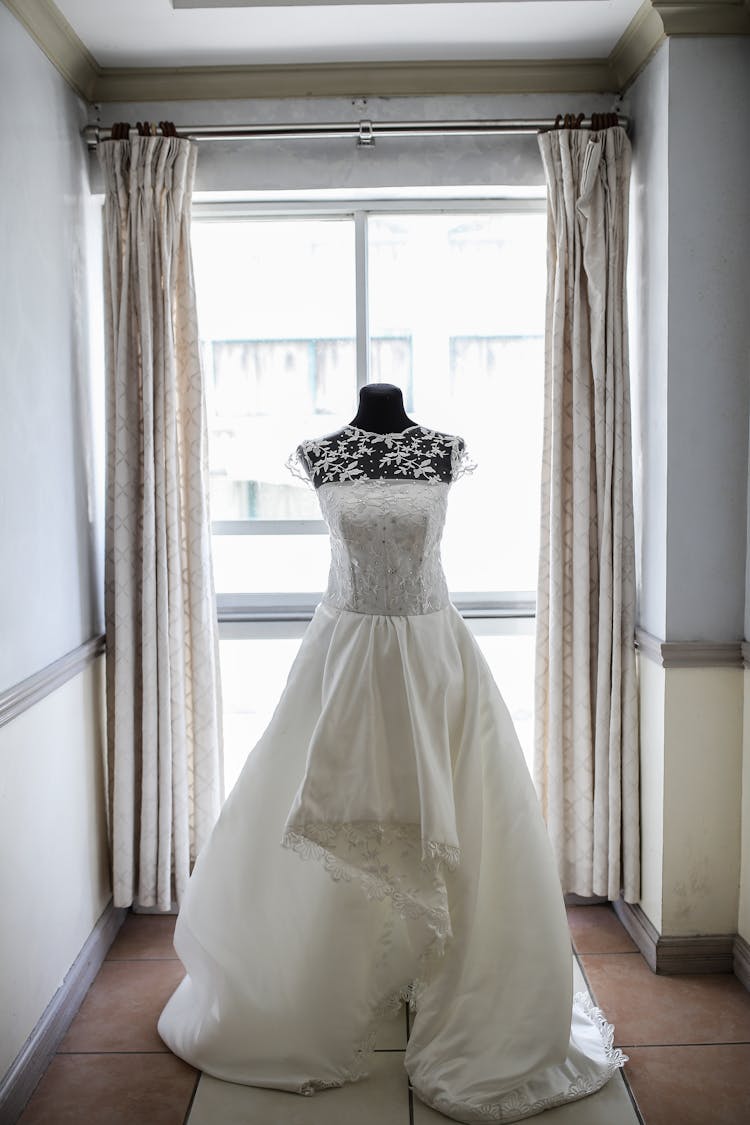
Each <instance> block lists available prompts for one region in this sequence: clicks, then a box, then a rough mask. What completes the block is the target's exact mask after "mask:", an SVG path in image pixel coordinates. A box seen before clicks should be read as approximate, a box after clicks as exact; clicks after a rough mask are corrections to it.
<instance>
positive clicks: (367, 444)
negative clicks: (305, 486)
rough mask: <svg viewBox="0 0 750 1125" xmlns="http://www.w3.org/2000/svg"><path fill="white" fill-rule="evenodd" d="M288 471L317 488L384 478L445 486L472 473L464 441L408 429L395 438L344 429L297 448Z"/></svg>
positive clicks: (433, 431)
mask: <svg viewBox="0 0 750 1125" xmlns="http://www.w3.org/2000/svg"><path fill="white" fill-rule="evenodd" d="M287 465H288V467H289V468H290V470H291V471H292V473H294V475H295V476H298V477H301V478H303V479H305V478H306V479H308V480H310V481H311V482H312V483H313V485H314V486H315V487H316V488H319V487H320V485H322V484H331V483H334V482H335V483H338V484H341V483H344V482H347V481H356V480H382V479H389V478H393V479H396V480H414V481H431V482H438V483H442V484H449V483H450V482H452V481H454V480H457V479H458V477H460V476H463V474H464V473H466V472H470V471H471V469H472V468H473V463H472V462H471V461H470V459H469V457H468V455H467V453H466V447H465V444H464V441H463V438H460V437H456V436H455V435H453V434H443V433H439V432H438V431H437V430H428V429H427V428H426V427H425V426H410V427H409V428H408V429H406V430H403V431H402V432H401V433H396V434H375V433H370V432H369V431H368V430H359V429H357V428H356V427H355V426H345V427H344V428H343V430H340V431H339V432H338V433H336V434H331V435H330V436H329V437H323V438H313V439H311V440H309V441H304V442H302V444H301V445H300V446H298V448H297V450H296V453H295V454H293V455H292V457H291V458H290V459H289V461H288V462H287Z"/></svg>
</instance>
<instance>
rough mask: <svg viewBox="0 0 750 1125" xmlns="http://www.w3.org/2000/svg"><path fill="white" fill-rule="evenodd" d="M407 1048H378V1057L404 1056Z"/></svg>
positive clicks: (376, 1050)
mask: <svg viewBox="0 0 750 1125" xmlns="http://www.w3.org/2000/svg"><path fill="white" fill-rule="evenodd" d="M405 1050H406V1047H376V1048H375V1054H376V1055H378V1054H379V1055H403V1053H404V1051H405Z"/></svg>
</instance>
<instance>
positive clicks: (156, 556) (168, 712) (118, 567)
mask: <svg viewBox="0 0 750 1125" xmlns="http://www.w3.org/2000/svg"><path fill="white" fill-rule="evenodd" d="M126 133H127V130H126ZM98 152H99V159H100V162H101V165H102V168H103V172H104V177H105V187H106V197H105V206H104V290H105V334H106V346H107V442H108V449H107V496H106V515H107V522H106V544H105V546H106V559H105V587H106V590H105V613H106V632H107V738H108V785H109V819H110V836H111V845H112V866H113V893H114V902H115V905H116V906H128V905H130V904H131V903H133V902H134V901H136V902H137V904H138V905H140V906H156V907H158V908H159V909H161V910H168V909H169V908H170V906H171V904H172V902H173V901H175V900H176V901H177V903H179V902H180V900H181V897H182V894H183V892H184V890H185V885H186V883H187V880H188V877H189V874H190V869H191V865H192V863H193V862H194V860H195V858H196V855H197V853H198V852H199V851H200V848H201V846H202V845H203V843H204V842H205V840H206V839H207V838H208V835H209V833H210V831H211V828H212V826H213V824H214V821H215V820H216V817H217V816H218V812H219V808H220V805H221V798H222V791H221V790H222V780H221V777H222V761H221V758H222V741H221V701H220V686H219V664H218V631H217V620H216V607H215V595H214V588H213V573H212V564H211V549H210V522H209V509H208V469H207V424H206V412H205V398H204V387H203V378H202V372H201V364H200V352H199V341H198V327H197V317H196V307H195V290H194V286H193V273H192V261H191V252H190V207H191V191H192V183H193V177H194V171H195V148H194V146H193V145H191V144H190V142H188V141H186V140H179V139H177V138H176V137H172V136H170V137H167V136H146V137H138V138H134V139H133V140H112V141H105V142H104V143H102V144H100V145H99V148H98Z"/></svg>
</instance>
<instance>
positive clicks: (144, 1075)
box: [19, 1054, 198, 1125]
mask: <svg viewBox="0 0 750 1125" xmlns="http://www.w3.org/2000/svg"><path fill="white" fill-rule="evenodd" d="M197 1079H198V1071H196V1070H193V1068H192V1067H191V1066H188V1065H187V1063H184V1062H182V1060H181V1059H178V1058H176V1057H175V1056H174V1055H170V1054H166V1055H137V1054H130V1055H56V1056H55V1058H54V1059H53V1060H52V1063H51V1065H50V1067H49V1069H48V1070H47V1073H46V1074H45V1075H44V1078H43V1079H42V1081H41V1082H40V1083H39V1085H38V1086H37V1088H36V1090H35V1091H34V1095H33V1097H32V1099H31V1101H30V1102H29V1104H28V1106H27V1107H26V1109H25V1110H24V1113H23V1115H22V1116H21V1118H20V1120H19V1125H69V1123H70V1125H182V1123H183V1121H184V1119H185V1114H186V1112H187V1108H188V1106H189V1104H190V1099H191V1097H192V1096H193V1090H194V1089H195V1085H196V1082H197Z"/></svg>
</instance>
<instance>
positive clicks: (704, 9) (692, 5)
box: [651, 0, 750, 35]
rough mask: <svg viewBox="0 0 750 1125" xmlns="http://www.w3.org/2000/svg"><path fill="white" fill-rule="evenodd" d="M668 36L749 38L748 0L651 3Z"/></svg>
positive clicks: (749, 7) (668, 0)
mask: <svg viewBox="0 0 750 1125" xmlns="http://www.w3.org/2000/svg"><path fill="white" fill-rule="evenodd" d="M651 2H652V4H653V7H654V9H655V10H656V12H657V13H658V15H659V17H660V19H661V21H662V24H663V25H664V33H665V35H748V34H750V4H748V2H747V0H681V3H676V4H675V3H671V2H670V0H666V2H665V0H651Z"/></svg>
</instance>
